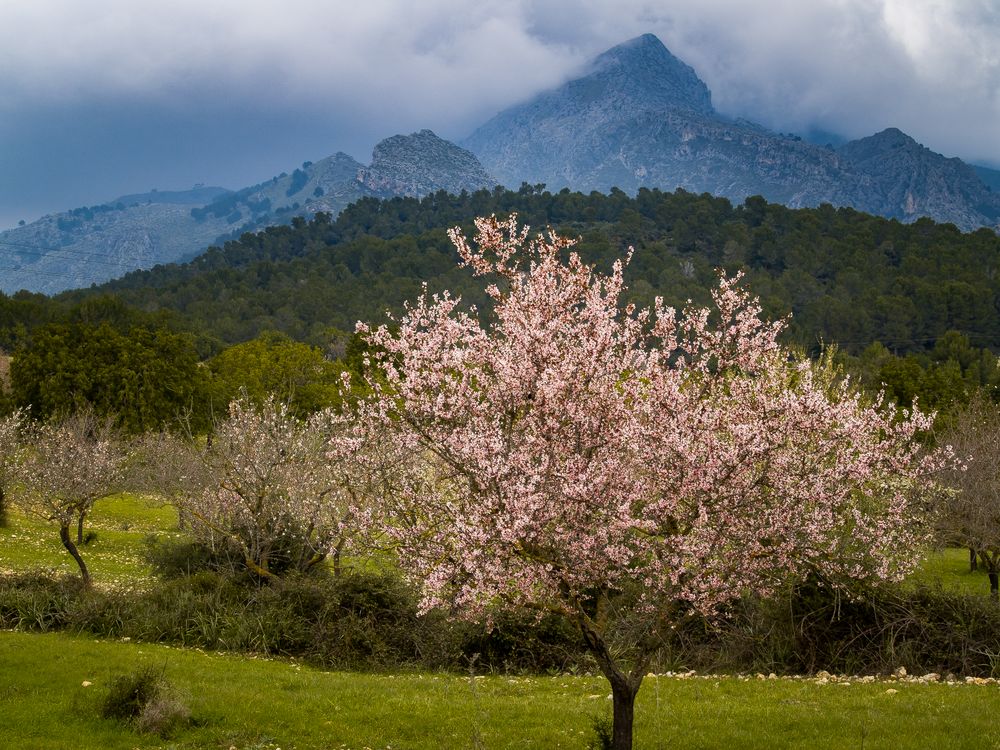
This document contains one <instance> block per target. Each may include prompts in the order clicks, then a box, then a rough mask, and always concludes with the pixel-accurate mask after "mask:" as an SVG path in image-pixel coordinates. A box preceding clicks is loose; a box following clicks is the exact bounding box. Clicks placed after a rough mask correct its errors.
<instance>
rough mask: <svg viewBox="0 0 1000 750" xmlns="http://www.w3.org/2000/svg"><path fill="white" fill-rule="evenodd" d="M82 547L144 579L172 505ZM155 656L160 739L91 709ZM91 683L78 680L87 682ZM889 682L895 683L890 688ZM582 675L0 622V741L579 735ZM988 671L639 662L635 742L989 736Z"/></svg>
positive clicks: (131, 515) (355, 743)
mask: <svg viewBox="0 0 1000 750" xmlns="http://www.w3.org/2000/svg"><path fill="white" fill-rule="evenodd" d="M87 528H88V530H91V531H95V532H96V533H97V537H96V539H95V540H94V541H93V542H91V543H90V544H88V545H87V546H85V547H84V548H83V550H82V551H83V554H84V556H85V557H86V559H87V562H88V565H89V566H90V567H91V570H92V573H93V575H94V580H95V583H96V584H97V585H99V586H101V585H111V586H119V585H124V586H127V585H143V584H144V582H147V581H149V580H150V579H149V577H148V576H149V571H148V569H147V567H146V566H145V564H144V563H143V560H142V557H141V554H140V553H141V547H142V540H143V538H144V537H145V536H147V535H148V534H151V533H158V534H171V535H176V534H179V533H180V532H178V531H177V517H176V513H175V511H174V510H173V509H172V508H170V507H169V506H155V505H151V504H149V503H148V502H146V501H144V500H141V499H139V498H135V497H129V496H119V497H114V498H108V499H105V500H102V501H101V502H99V503H98V504H97V506H96V508H95V510H94V512H93V514H92V517H91V518H90V519H89V522H88V526H87ZM37 568H43V569H49V570H54V571H60V572H68V573H75V572H76V568H75V565H74V563H73V561H72V560H71V559H70V557H69V555H68V554H67V553H66V552H65V551H64V550H63V548H62V546H61V545H60V543H59V540H58V534H57V531H56V529H55V528H54V527H52V526H48V525H46V524H44V523H42V522H40V521H37V520H35V519H31V518H26V517H23V516H21V515H18V514H16V513H11V514H10V515H9V523H8V525H7V527H5V528H0V571H26V570H30V569H37ZM914 580H915V581H918V582H923V583H931V584H940V585H942V586H946V587H958V588H960V589H963V590H967V591H970V592H974V593H982V595H983V596H986V595H987V592H988V587H987V584H986V577H985V575H984V574H982V573H969V572H968V557H967V553H966V552H965V551H964V550H944V551H942V552H935V553H933V554H931V555H930V556H929V558H928V559H927V561H926V562H925V564H924V565H923V567H922V568H921V570H920V571H918V573H917V574H916V575H915V576H914ZM143 664H151V665H154V666H157V667H161V668H163V669H164V670H165V673H166V677H167V679H168V680H169V681H170V682H171V683H172V684H173V685H174V686H175V687H176V688H177V689H178V690H179V691H180V693H181V695H182V696H183V697H184V700H185V701H186V703H187V704H188V705H189V707H190V708H191V710H192V715H193V718H194V720H195V723H194V725H193V726H191V727H189V728H187V729H185V730H183V731H181V732H180V733H179V734H177V735H176V736H174V737H170V738H167V739H164V738H161V737H158V736H155V735H143V734H139V733H137V732H136V731H134V730H132V729H131V728H129V727H128V726H125V725H122V724H119V723H117V722H114V721H111V720H105V719H101V718H99V711H98V706H99V703H100V700H101V697H102V696H103V694H104V692H105V691H106V689H107V686H108V684H109V682H110V680H111V679H112V677H113V676H115V675H117V674H122V673H126V672H130V671H134V670H135V669H136V668H137V667H138V666H140V665H143ZM85 681H86V682H90V683H92V684H91V685H90V686H88V687H84V686H83V683H84V682H85ZM890 690H894V691H897V692H895V693H891V692H887V691H890ZM610 705H611V704H610V700H608V687H607V683H606V681H605V680H603V679H602V678H595V677H579V676H556V677H503V676H487V677H476V678H470V677H462V676H456V675H443V674H410V673H399V674H381V675H372V674H350V673H330V672H323V671H320V670H317V669H313V668H311V667H308V666H305V665H302V664H299V663H295V662H291V661H282V660H274V661H271V660H263V659H256V658H251V657H247V656H240V655H235V654H219V653H203V652H200V651H196V650H184V649H180V648H174V647H169V646H160V645H151V644H137V643H125V642H120V641H117V642H116V641H101V640H95V639H93V638H88V637H79V636H70V635H66V634H51V633H50V634H37V633H32V634H29V633H15V632H0V717H3V721H0V748H18V749H20V748H38V749H39V750H49V749H50V748H51V749H52V750H58V749H59V748H67V749H69V748H73V750H77V749H79V748H84V749H86V748H153V747H164V748H205V747H207V748H222V749H223V750H227V749H228V748H238V749H240V750H242V749H243V748H260V749H264V748H268V749H269V750H275V749H276V748H283V749H284V750H289V749H290V748H300V749H307V748H358V749H359V750H360V749H361V748H373V749H374V748H386V749H387V750H388V749H389V748H474V749H479V748H550V747H551V748H560V747H561V748H584V747H587V744H588V742H589V741H590V739H591V738H592V737H593V731H592V721H593V718H594V717H595V716H600V715H606V714H608V713H609V712H610ZM998 708H1000V687H998V686H997V685H995V684H992V685H965V684H961V685H958V684H947V685H946V684H926V685H925V684H913V683H892V684H887V683H885V682H879V683H871V684H863V683H859V682H854V683H853V684H850V685H844V684H841V683H831V684H825V685H824V684H819V683H817V682H816V681H810V680H800V679H788V680H785V679H782V680H763V681H758V680H749V681H747V680H741V679H739V678H735V677H717V678H708V679H703V678H697V679H678V678H667V677H660V678H647V680H646V682H645V683H644V685H643V688H642V691H641V693H640V695H639V699H638V703H637V713H636V717H637V718H636V722H637V723H636V747H637V748H661V747H662V748H666V747H671V748H717V747H727V746H728V747H733V748H781V747H789V748H793V747H794V748H797V747H810V748H966V747H968V748H976V749H977V750H979V749H981V748H991V747H1000V725H997V724H996V722H995V720H994V716H995V714H996V711H997V709H998Z"/></svg>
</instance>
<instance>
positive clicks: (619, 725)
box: [611, 679, 639, 750]
mask: <svg viewBox="0 0 1000 750" xmlns="http://www.w3.org/2000/svg"><path fill="white" fill-rule="evenodd" d="M616 682H617V681H612V683H611V700H612V702H613V705H614V708H613V710H614V723H613V724H612V727H611V747H612V748H613V750H632V722H633V719H634V717H635V696H636V695H637V694H638V693H639V686H638V685H635V686H634V687H633V686H632V685H631V680H628V679H626V680H624V681H622V683H620V684H616Z"/></svg>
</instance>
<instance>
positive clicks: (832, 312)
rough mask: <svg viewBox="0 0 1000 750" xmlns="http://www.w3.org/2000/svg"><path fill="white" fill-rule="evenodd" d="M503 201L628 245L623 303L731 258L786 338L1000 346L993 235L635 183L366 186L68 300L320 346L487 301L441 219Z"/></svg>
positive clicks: (599, 246) (599, 256) (912, 347)
mask: <svg viewBox="0 0 1000 750" xmlns="http://www.w3.org/2000/svg"><path fill="white" fill-rule="evenodd" d="M510 212H517V213H518V215H519V217H520V219H521V220H522V221H523V222H526V223H528V224H531V225H532V226H534V227H535V228H536V229H541V228H544V227H545V226H546V225H551V226H553V227H555V228H557V229H558V230H559V231H561V232H563V233H566V234H569V235H570V236H577V237H580V243H579V245H578V249H579V250H580V252H581V253H582V254H583V255H584V257H585V258H587V259H588V260H590V261H592V262H597V263H599V264H601V265H602V266H603V267H605V268H609V267H610V265H611V263H612V262H613V261H614V260H615V259H618V258H621V257H622V256H623V255H624V254H625V252H626V249H627V248H628V247H629V246H630V245H631V246H634V247H635V255H634V257H633V259H632V262H631V264H630V265H629V266H628V268H627V271H626V273H627V277H628V280H629V283H630V285H631V289H632V299H633V300H634V301H636V302H637V303H642V304H648V303H650V302H651V301H652V299H653V298H654V296H656V295H662V296H664V297H665V299H666V300H667V301H668V302H669V303H671V304H675V305H683V304H684V301H685V300H687V299H694V300H696V301H704V300H705V298H706V292H707V289H709V288H710V287H711V286H712V285H713V284H714V281H715V278H716V269H717V268H719V267H722V268H725V269H727V271H728V272H730V273H734V272H736V271H737V270H743V271H745V272H746V274H747V283H748V284H749V286H750V288H751V289H752V290H753V291H754V292H755V293H756V294H758V295H760V297H761V299H762V301H763V303H764V305H765V307H766V308H767V311H768V313H769V314H770V315H771V316H784V315H787V314H788V313H789V312H791V313H792V318H791V321H790V326H791V327H790V331H789V336H790V338H791V340H793V341H794V342H796V343H798V344H800V345H802V346H804V347H806V348H807V349H809V350H811V351H816V350H817V349H818V347H819V346H820V345H821V344H822V343H826V344H829V343H838V344H840V345H841V346H842V347H843V348H844V349H845V350H847V351H850V352H854V353H858V352H861V351H863V350H864V349H865V348H866V347H867V346H868V345H869V344H870V343H871V342H873V341H881V342H882V343H883V344H885V345H886V346H887V347H889V348H890V349H891V350H892V351H895V352H900V353H905V352H914V351H917V352H919V351H924V350H926V349H928V348H931V347H933V346H934V344H935V342H936V341H937V340H938V339H939V338H940V337H941V336H943V335H944V334H945V332H947V331H950V330H955V331H959V332H960V333H961V334H963V335H965V336H966V337H968V339H969V341H971V342H972V344H974V345H975V346H977V347H984V346H985V347H990V348H992V349H993V350H994V351H998V352H1000V236H998V235H997V234H995V233H994V232H991V231H989V230H986V229H981V230H979V231H977V232H974V233H968V234H963V233H961V232H959V231H958V230H957V229H956V228H955V227H954V226H951V225H948V224H936V223H934V222H933V221H931V220H929V219H920V220H918V221H916V222H914V223H910V224H903V223H900V222H898V221H891V220H888V219H884V218H880V217H874V216H871V215H868V214H864V213H860V212H858V211H855V210H853V209H849V208H841V209H835V208H833V207H832V206H830V205H823V206H820V207H818V208H815V209H798V210H792V209H788V208H786V207H784V206H781V205H778V204H773V203H772V204H769V203H767V202H765V201H764V200H762V199H760V198H750V199H748V200H747V201H746V202H745V203H744V204H742V205H737V206H733V205H732V204H731V203H730V202H729V201H728V200H726V199H723V198H713V197H710V196H707V195H694V194H692V193H687V192H684V191H679V192H676V193H663V192H660V191H658V190H647V189H642V190H640V191H639V192H638V194H637V196H636V197H634V198H633V197H629V196H627V195H626V194H625V193H622V192H616V193H612V194H610V195H603V194H600V193H591V194H587V195H584V194H581V193H573V192H569V191H564V192H559V193H551V192H549V191H544V192H539V191H537V190H535V189H534V188H531V187H527V186H525V187H523V188H522V189H520V190H518V191H516V192H512V191H494V190H491V191H485V190H483V191H478V192H475V193H467V194H465V195H464V196H454V195H448V194H446V193H443V192H440V193H433V194H431V195H429V196H427V197H425V198H423V199H421V200H417V199H411V198H405V199H403V198H394V199H391V200H384V201H378V200H375V199H372V198H365V199H363V200H361V201H359V202H358V203H356V204H353V205H352V206H350V207H348V208H347V209H346V210H345V211H344V212H343V213H341V214H340V216H339V217H338V218H337V219H335V220H333V219H331V218H330V217H329V216H327V215H326V214H321V215H319V216H317V217H316V218H315V219H314V220H313V221H310V222H304V221H303V222H296V223H295V225H293V226H281V227H272V228H269V229H267V230H265V231H262V232H259V233H257V234H254V235H247V236H244V237H243V238H241V239H240V240H239V241H234V242H229V243H227V244H226V245H225V247H224V248H213V249H212V250H209V251H208V252H207V253H205V254H204V255H201V256H199V257H198V258H196V259H195V260H194V261H192V262H191V263H189V264H184V265H176V266H165V267H161V268H157V269H154V270H151V271H142V272H136V273H133V274H130V275H128V276H126V277H125V278H123V279H120V280H117V281H114V282H111V283H109V284H106V285H104V286H103V287H100V288H98V289H97V290H95V291H87V292H79V291H78V292H71V293H67V294H66V295H63V296H62V297H60V298H58V300H62V301H64V302H66V303H73V302H79V301H82V300H84V299H87V298H89V297H91V296H93V295H94V294H95V293H96V294H107V293H112V294H115V295H118V296H119V297H120V298H121V299H123V300H124V301H126V302H128V303H129V304H131V305H134V306H136V307H139V308H141V309H143V310H148V311H173V312H174V313H176V314H178V315H180V316H181V317H182V318H184V319H186V320H187V321H188V325H189V326H190V327H191V328H192V329H194V330H201V331H206V332H211V333H212V335H214V336H217V337H218V338H219V339H221V341H223V342H226V343H236V342H238V341H243V340H247V339H250V338H253V337H254V336H256V335H258V334H259V333H260V332H262V331H266V330H278V331H281V332H284V333H286V334H288V335H289V336H291V337H293V338H296V339H300V340H306V341H310V342H311V343H315V344H324V343H325V342H327V341H328V340H329V331H330V328H331V327H335V328H338V329H341V330H353V328H354V325H355V323H356V322H357V321H358V320H365V321H382V320H385V313H386V311H387V310H393V311H396V312H398V311H399V310H400V309H401V307H402V304H403V302H404V301H405V300H408V299H413V298H415V297H416V296H417V295H418V294H419V293H420V290H421V288H422V284H424V283H425V282H426V283H427V285H428V287H429V289H430V290H431V291H440V290H443V289H449V290H451V291H452V292H455V293H458V294H461V295H463V297H464V299H465V302H466V303H475V304H477V305H479V306H480V307H482V306H483V305H488V300H487V299H485V297H484V295H483V293H482V288H481V286H482V285H481V284H480V283H479V282H478V281H476V280H473V279H472V276H471V274H470V273H469V271H468V269H463V268H460V267H459V266H458V263H457V260H458V259H457V255H456V253H455V250H454V248H453V247H452V245H451V243H450V242H449V240H448V237H447V235H446V233H445V230H446V229H447V228H449V227H452V226H455V225H461V226H464V227H466V228H470V224H471V217H474V216H480V215H489V214H491V213H498V214H500V215H506V214H508V213H510Z"/></svg>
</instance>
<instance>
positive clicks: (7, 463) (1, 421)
mask: <svg viewBox="0 0 1000 750" xmlns="http://www.w3.org/2000/svg"><path fill="white" fill-rule="evenodd" d="M23 430H24V418H23V415H22V414H21V412H20V411H15V412H13V413H12V414H9V415H7V416H6V417H2V418H0V526H2V525H3V524H4V523H5V520H6V517H7V497H8V495H9V494H10V489H11V485H12V483H13V482H14V480H15V478H16V476H17V460H18V454H19V453H20V450H21V436H22V432H23Z"/></svg>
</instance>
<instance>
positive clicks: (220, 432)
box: [180, 398, 347, 578]
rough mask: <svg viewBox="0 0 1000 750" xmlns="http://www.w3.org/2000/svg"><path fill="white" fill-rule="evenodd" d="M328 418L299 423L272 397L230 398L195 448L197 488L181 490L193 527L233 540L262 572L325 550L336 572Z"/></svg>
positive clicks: (336, 520)
mask: <svg viewBox="0 0 1000 750" xmlns="http://www.w3.org/2000/svg"><path fill="white" fill-rule="evenodd" d="M331 420H335V418H334V417H332V416H331V415H328V414H326V413H320V414H317V415H314V416H312V417H311V418H309V419H308V420H307V421H305V422H303V421H300V420H298V419H296V418H295V417H294V416H292V415H291V414H290V413H289V411H288V407H287V406H285V405H284V404H281V403H277V402H275V400H274V399H273V398H269V399H266V400H265V401H264V403H263V404H261V405H253V404H251V403H248V402H247V401H244V400H238V401H234V402H233V403H232V404H230V407H229V416H228V417H227V418H226V419H225V420H224V421H222V422H220V423H219V424H217V425H216V428H215V431H214V434H213V435H212V440H211V444H210V445H207V446H206V447H205V449H204V451H203V452H202V453H201V454H200V461H201V462H203V467H202V468H201V469H199V470H198V474H199V475H200V476H201V477H203V480H202V481H203V484H202V486H200V487H198V486H194V487H192V488H191V491H190V492H189V493H187V494H186V495H185V494H183V493H182V495H181V499H180V504H181V507H182V509H183V510H184V511H185V512H186V514H187V516H188V518H189V519H190V521H191V527H192V531H193V532H194V533H195V534H196V535H197V536H199V537H200V538H201V539H203V540H204V541H206V542H207V543H210V544H214V543H215V542H216V541H217V540H220V539H221V540H223V541H224V542H225V543H226V544H230V545H232V546H233V547H235V548H236V549H237V550H239V553H240V554H241V556H242V557H243V561H244V563H245V564H246V567H247V568H248V569H249V570H251V571H253V572H254V573H255V574H257V575H259V576H261V577H263V578H273V577H274V576H275V575H276V574H278V573H280V572H282V571H284V570H289V569H290V570H296V571H300V572H306V571H308V570H310V569H312V568H314V567H315V566H316V565H318V564H319V563H321V562H322V561H323V560H324V559H325V558H326V556H327V555H328V554H330V553H331V552H332V553H333V554H334V558H335V567H338V572H339V560H340V552H341V550H342V549H343V546H344V544H345V542H346V521H347V516H346V512H345V510H344V508H345V507H346V503H345V502H343V501H342V498H343V495H342V492H341V489H340V487H341V486H342V485H341V483H340V482H339V481H338V467H339V463H338V462H337V461H335V460H334V461H331V460H330V459H329V458H328V447H327V446H328V439H327V436H328V434H329V431H330V429H331V425H332V421H331Z"/></svg>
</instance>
